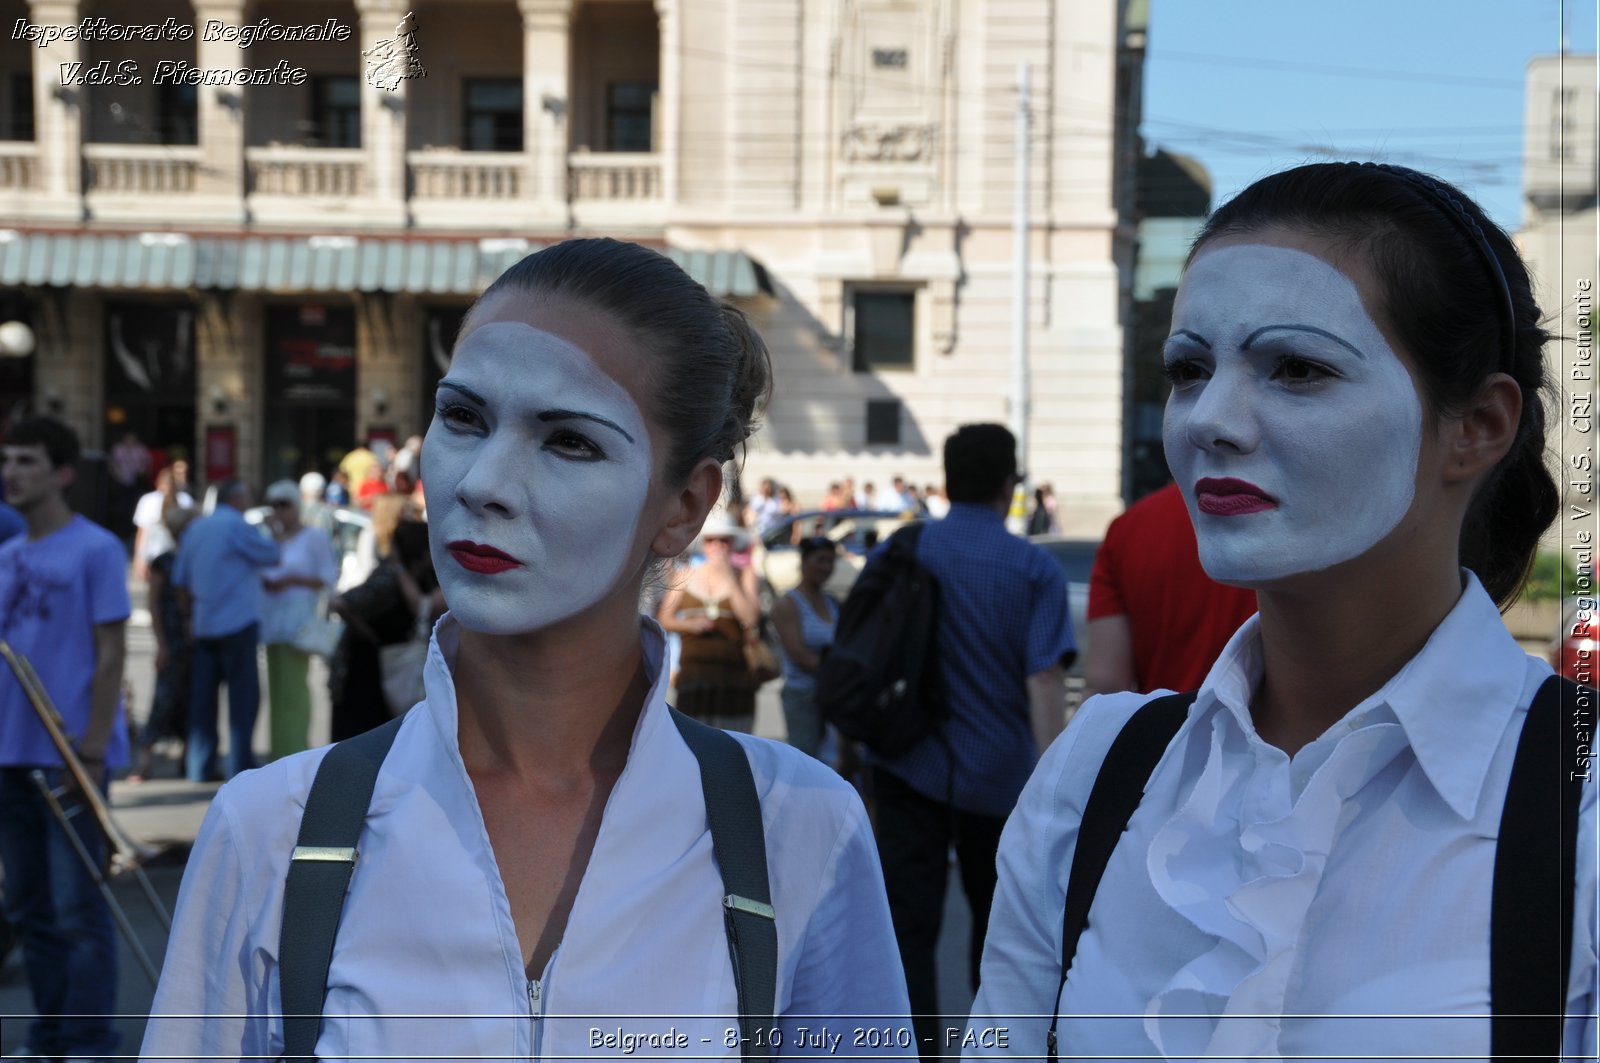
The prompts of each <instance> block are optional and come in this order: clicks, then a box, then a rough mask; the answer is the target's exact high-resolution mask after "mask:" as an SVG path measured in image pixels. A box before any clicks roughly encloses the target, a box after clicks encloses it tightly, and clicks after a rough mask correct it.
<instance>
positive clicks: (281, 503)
mask: <svg viewBox="0 0 1600 1063" xmlns="http://www.w3.org/2000/svg"><path fill="white" fill-rule="evenodd" d="M293 505H294V503H293V502H285V501H283V500H282V499H279V500H278V501H276V502H274V503H272V508H273V509H289V508H291V507H293Z"/></svg>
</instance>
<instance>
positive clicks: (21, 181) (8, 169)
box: [0, 140, 39, 191]
mask: <svg viewBox="0 0 1600 1063" xmlns="http://www.w3.org/2000/svg"><path fill="white" fill-rule="evenodd" d="M38 174H39V151H38V148H37V147H35V145H34V144H33V142H32V141H20V140H19V141H0V190H4V191H25V190H27V189H31V188H33V187H34V183H35V181H37V180H38Z"/></svg>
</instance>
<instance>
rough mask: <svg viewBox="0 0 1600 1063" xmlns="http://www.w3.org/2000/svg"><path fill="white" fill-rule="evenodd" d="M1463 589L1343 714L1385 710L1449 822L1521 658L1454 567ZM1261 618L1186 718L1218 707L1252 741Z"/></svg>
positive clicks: (1480, 775)
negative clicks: (1422, 639) (1409, 654)
mask: <svg viewBox="0 0 1600 1063" xmlns="http://www.w3.org/2000/svg"><path fill="white" fill-rule="evenodd" d="M1461 573H1462V582H1463V584H1464V588H1463V590H1462V592H1461V597H1460V598H1459V599H1457V601H1456V604H1455V606H1454V608H1452V609H1451V610H1450V612H1449V613H1448V614H1446V616H1445V618H1444V620H1442V621H1441V622H1440V623H1439V626H1438V627H1436V628H1434V630H1433V634H1432V635H1430V636H1429V637H1428V641H1427V643H1426V644H1425V645H1424V646H1423V647H1422V650H1421V651H1420V652H1419V653H1418V654H1417V655H1416V656H1415V657H1413V658H1412V659H1411V660H1409V661H1407V662H1406V664H1405V665H1404V667H1402V668H1401V669H1400V671H1399V672H1397V673H1395V675H1394V676H1393V677H1391V678H1390V680H1389V681H1388V682H1387V683H1385V684H1384V685H1383V686H1382V687H1380V688H1379V689H1378V690H1377V692H1376V693H1374V694H1373V695H1372V696H1371V697H1368V698H1366V699H1365V700H1363V701H1362V702H1361V703H1360V704H1358V705H1356V706H1355V707H1354V708H1352V709H1351V710H1350V712H1349V713H1347V714H1346V716H1345V719H1350V718H1352V717H1355V716H1359V715H1363V714H1366V713H1370V712H1372V711H1373V710H1374V709H1377V708H1379V707H1387V708H1388V710H1389V711H1390V712H1392V713H1393V714H1394V717H1395V719H1396V720H1397V721H1398V722H1399V724H1400V726H1401V727H1402V728H1403V729H1404V730H1405V733H1406V740H1407V741H1408V742H1409V744H1410V746H1411V749H1412V752H1413V753H1414V754H1415V756H1416V758H1417V763H1418V764H1419V765H1420V766H1421V768H1422V770H1423V773H1424V774H1425V775H1426V776H1427V777H1428V781H1429V782H1430V783H1432V784H1433V788H1434V790H1436V791H1437V792H1438V794H1439V796H1440V797H1442V798H1443V799H1444V801H1445V803H1446V804H1448V805H1449V806H1450V808H1451V810H1452V811H1453V812H1455V813H1456V815H1458V816H1460V817H1462V818H1463V819H1470V818H1472V816H1473V815H1474V814H1475V813H1476V811H1477V807H1478V799H1479V796H1480V795H1481V793H1482V790H1483V784H1484V780H1485V778H1486V777H1487V776H1488V773H1489V766H1490V764H1491V762H1492V761H1493V760H1494V756H1495V753H1496V752H1497V751H1498V750H1499V748H1500V742H1501V739H1502V738H1503V737H1504V736H1505V731H1506V726H1507V724H1508V723H1509V722H1510V717H1511V715H1512V714H1513V713H1514V712H1515V711H1516V710H1517V709H1518V708H1519V702H1520V700H1521V696H1522V687H1523V680H1524V672H1525V664H1526V654H1524V653H1523V651H1522V648H1521V647H1520V646H1518V645H1517V643H1516V640H1514V639H1513V638H1512V637H1511V634H1510V632H1508V631H1507V630H1506V629H1505V625H1504V623H1503V622H1502V621H1501V619H1500V612H1499V610H1498V609H1497V608H1496V606H1495V604H1494V600H1493V599H1491V598H1490V597H1489V594H1488V592H1487V591H1485V590H1484V589H1483V584H1481V583H1480V582H1479V581H1478V577H1477V576H1476V575H1474V574H1473V573H1472V572H1470V571H1469V570H1467V569H1462V570H1461ZM1262 667H1263V664H1262V655H1261V618H1260V616H1259V615H1257V616H1253V617H1251V618H1250V619H1249V620H1248V621H1246V622H1245V624H1244V626H1243V627H1241V628H1240V629H1239V630H1238V631H1237V632H1235V633H1234V636H1233V638H1231V639H1230V640H1228V644H1227V646H1226V647H1225V648H1224V649H1223V651H1222V654H1221V656H1220V657H1218V658H1217V663H1216V664H1215V665H1213V666H1212V668H1211V671H1210V672H1209V673H1208V674H1207V675H1206V680H1205V682H1204V683H1203V684H1201V687H1200V694H1199V696H1198V697H1197V698H1196V699H1195V704H1194V707H1193V709H1191V711H1190V718H1191V720H1197V719H1198V718H1199V717H1200V716H1201V715H1202V714H1209V713H1211V712H1213V711H1216V710H1217V709H1218V707H1219V706H1220V708H1221V709H1222V710H1223V711H1226V712H1228V713H1229V714H1231V715H1232V716H1233V717H1234V719H1235V721H1236V722H1237V723H1238V724H1239V726H1240V727H1241V728H1243V729H1244V730H1245V732H1246V733H1248V734H1254V733H1255V724H1254V722H1253V721H1252V720H1251V718H1250V700H1251V698H1252V697H1253V696H1254V694H1255V690H1256V687H1257V686H1258V685H1260V682H1261V673H1262Z"/></svg>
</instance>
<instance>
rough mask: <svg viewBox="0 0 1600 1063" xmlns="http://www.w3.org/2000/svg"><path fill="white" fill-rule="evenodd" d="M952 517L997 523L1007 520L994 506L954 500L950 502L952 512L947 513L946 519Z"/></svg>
mask: <svg viewBox="0 0 1600 1063" xmlns="http://www.w3.org/2000/svg"><path fill="white" fill-rule="evenodd" d="M951 517H966V518H967V519H968V520H985V521H992V522H993V523H996V524H1004V523H1005V520H1006V518H1005V517H1004V516H1003V515H1002V514H1000V513H996V512H995V508H994V507H993V506H986V505H984V504H983V503H982V502H952V503H950V512H949V513H947V514H945V520H949V519H950V518H951Z"/></svg>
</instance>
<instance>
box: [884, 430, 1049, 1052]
mask: <svg viewBox="0 0 1600 1063" xmlns="http://www.w3.org/2000/svg"><path fill="white" fill-rule="evenodd" d="M944 469H945V490H946V493H947V494H948V495H949V498H950V512H949V515H948V516H946V517H945V518H944V519H942V520H938V521H934V522H931V523H929V524H928V525H927V527H925V528H924V529H923V531H922V536H921V539H920V540H919V542H918V543H917V560H918V561H919V562H920V563H921V564H922V565H923V566H924V567H925V568H927V569H928V571H929V572H931V573H932V574H933V576H934V577H935V578H936V579H937V580H938V581H939V593H940V616H939V626H938V666H939V667H941V668H942V669H943V670H944V680H945V691H946V695H947V699H948V702H949V709H950V715H949V719H948V720H946V721H944V722H943V723H941V724H940V725H938V726H937V727H936V729H935V730H934V731H933V732H931V733H930V734H928V735H926V736H924V737H923V739H922V740H921V741H919V742H918V743H917V744H916V745H914V746H912V747H911V748H910V749H908V750H906V751H905V752H904V753H901V754H899V755H897V756H894V757H887V758H885V757H878V758H875V764H874V772H873V783H874V786H875V788H876V797H877V836H878V854H879V857H880V858H881V860H882V861H883V877H884V883H885V885H886V886H887V888H888V892H889V911H890V914H891V915H892V917H893V919H894V929H895V935H896V937H897V938H898V940H899V946H900V959H901V961H902V963H904V965H905V972H906V985H907V988H908V989H909V991H910V996H911V1010H912V1011H913V1013H915V1015H916V1020H915V1022H916V1033H917V1039H918V1041H919V1043H920V1047H921V1053H922V1056H923V1058H924V1059H925V1060H932V1059H934V1058H935V1057H937V1056H938V1055H939V1054H940V1053H941V1052H942V1051H944V1049H943V1047H942V1044H943V1042H942V1034H941V1032H940V1030H939V1029H938V1027H939V1020H938V1012H939V993H938V985H939V982H938V976H937V973H936V971H935V949H936V946H937V944H938V940H939V924H940V920H941V916H942V915H943V912H944V892H945V882H946V880H947V878H948V870H947V860H948V854H949V850H950V846H951V845H952V844H953V845H954V846H955V849H956V857H957V860H958V861H959V863H960V866H961V885H962V889H963V890H964V892H965V893H966V896H967V903H968V905H969V907H970V908H971V909H972V941H971V954H970V957H969V968H968V969H969V974H970V976H971V979H972V986H973V988H974V989H976V988H977V985H978V961H979V959H980V958H981V957H982V955H983V939H984V933H985V931H986V929H987V927H988V921H989V904H990V901H991V900H992V899H993V897H994V885H995V850H996V849H997V848H998V847H999V844H1000V830H1001V828H1002V827H1004V826H1005V821H1006V817H1007V816H1008V815H1009V814H1010V812H1011V808H1012V806H1013V805H1015V804H1016V802H1017V797H1018V796H1019V795H1020V794H1021V792H1022V786H1023V783H1025V782H1027V780H1028V775H1029V773H1031V772H1032V770H1033V766H1034V763H1035V762H1036V761H1037V760H1038V758H1039V754H1040V753H1042V752H1043V751H1044V748H1045V747H1046V746H1048V745H1049V744H1050V742H1051V741H1052V740H1053V739H1054V738H1055V736H1056V735H1057V734H1058V733H1059V732H1060V730H1061V727H1062V723H1063V717H1064V715H1065V700H1066V676H1065V671H1064V670H1065V668H1066V667H1067V666H1069V665H1070V664H1071V663H1072V660H1073V658H1074V657H1076V656H1077V649H1076V647H1077V644H1076V642H1075V641H1074V640H1073V635H1072V618H1071V614H1070V611H1069V608H1068V604H1067V585H1066V579H1065V577H1064V576H1063V575H1062V572H1061V567H1060V566H1059V565H1057V564H1056V563H1055V561H1053V560H1052V559H1051V558H1050V555H1049V554H1047V553H1045V552H1044V551H1043V550H1041V549H1040V548H1039V547H1037V546H1034V545H1033V544H1032V543H1030V542H1028V541H1027V540H1026V539H1021V538H1018V537H1017V536H1015V535H1013V534H1011V533H1010V532H1009V531H1007V530H1006V525H1005V518H1006V513H1007V512H1008V511H1009V509H1010V506H1011V496H1012V492H1013V491H1014V489H1015V488H1016V485H1017V483H1018V481H1019V479H1020V477H1019V475H1018V472H1017V448H1016V440H1015V438H1014V437H1013V436H1012V435H1011V433H1010V432H1009V431H1007V430H1006V429H1005V428H1004V427H1003V426H1001V425H997V424H972V425H964V426H963V427H962V428H961V429H960V430H958V431H957V432H956V433H955V434H954V435H952V436H951V437H950V438H949V439H947V440H945V444H944Z"/></svg>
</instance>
